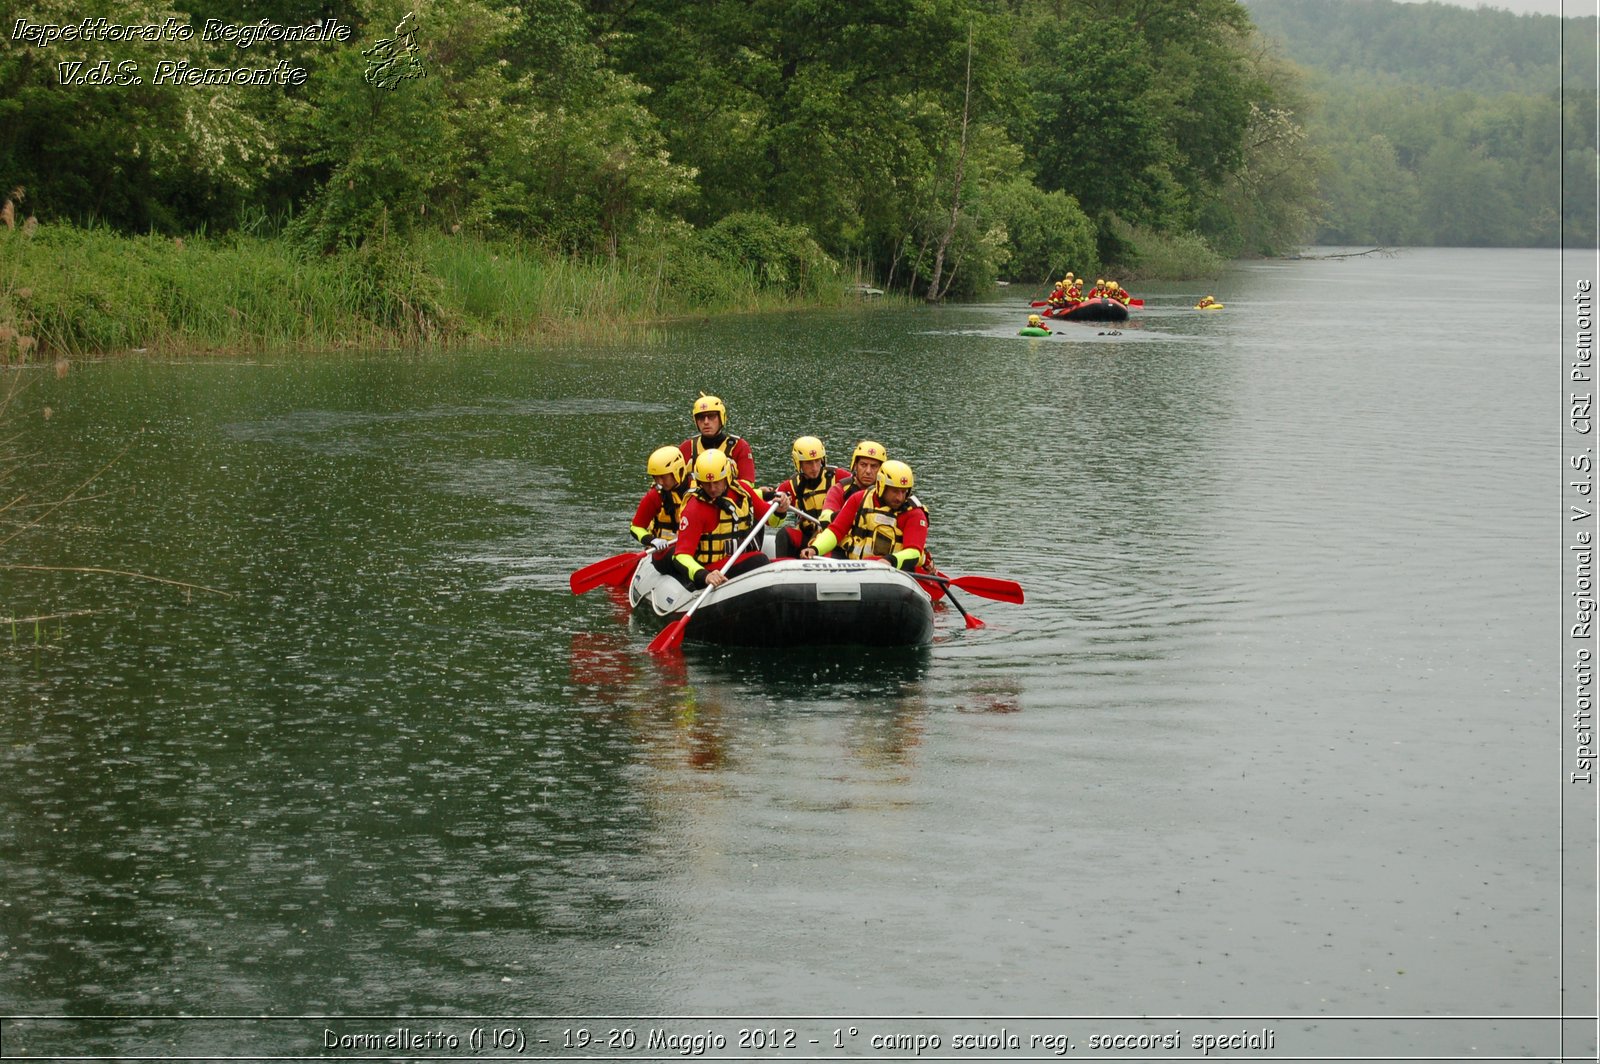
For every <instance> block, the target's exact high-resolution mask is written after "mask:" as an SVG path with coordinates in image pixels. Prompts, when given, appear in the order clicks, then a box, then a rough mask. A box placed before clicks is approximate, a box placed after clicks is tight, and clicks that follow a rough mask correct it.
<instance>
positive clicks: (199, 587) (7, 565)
mask: <svg viewBox="0 0 1600 1064" xmlns="http://www.w3.org/2000/svg"><path fill="white" fill-rule="evenodd" d="M0 569H20V570H25V571H27V572H32V573H98V574H100V575H102V576H127V577H132V578H133V579H135V580H149V581H150V582H151V583H156V584H166V585H168V586H170V587H181V588H183V589H184V590H186V591H204V592H207V593H208V594H212V595H221V596H222V597H223V598H233V592H232V591H223V590H221V589H220V588H215V587H206V586H205V585H204V584H190V583H185V582H184V581H182V580H168V579H167V578H166V577H164V576H151V575H150V574H149V573H134V572H129V571H127V570H126V569H101V568H97V567H95V566H90V565H23V564H21V563H17V562H0ZM88 612H93V611H88Z"/></svg>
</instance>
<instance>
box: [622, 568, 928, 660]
mask: <svg viewBox="0 0 1600 1064" xmlns="http://www.w3.org/2000/svg"><path fill="white" fill-rule="evenodd" d="M700 594H701V592H699V591H697V590H691V589H690V588H686V587H684V586H683V584H682V583H681V582H680V581H679V580H678V579H677V578H676V577H673V576H669V575H667V574H664V573H661V572H660V571H658V570H657V569H656V567H655V566H654V565H653V564H651V562H650V560H649V557H648V556H646V557H644V558H642V559H641V560H640V562H639V564H638V566H637V567H636V568H635V569H634V571H633V579H632V580H631V581H630V582H629V583H628V604H629V605H630V606H632V607H633V610H634V614H635V615H636V616H641V617H647V618H648V617H653V618H657V619H659V620H662V621H667V622H670V621H674V620H677V619H678V618H680V617H682V616H683V614H684V612H685V611H686V610H688V608H689V607H690V605H691V604H692V603H693V602H694V601H695V599H697V598H698V597H699V596H700ZM684 638H686V639H696V640H700V641H701V642H707V643H725V644H729V645H732V646H803V645H804V646H826V645H846V644H855V645H861V646H915V645H918V644H921V643H931V642H932V641H933V600H932V599H931V598H929V596H928V593H927V592H926V591H924V590H923V589H922V585H921V584H920V583H919V582H918V581H916V580H915V579H913V578H912V577H910V576H907V575H906V574H905V573H902V572H900V571H899V570H896V569H891V568H889V567H888V566H887V565H884V564H882V563H881V562H866V561H852V560H848V559H837V558H812V559H807V560H801V559H798V558H792V559H791V558H786V559H784V560H782V561H776V562H772V563H770V564H768V565H763V566H761V567H760V568H759V569H754V570H752V571H750V572H748V573H745V574H743V575H742V576H736V577H734V578H733V579H732V580H729V581H728V582H727V583H726V584H724V585H722V586H721V587H719V588H717V589H716V590H715V591H714V592H711V594H710V595H709V596H708V597H707V598H706V599H705V601H704V602H702V603H701V604H700V606H699V607H698V608H697V609H696V610H695V612H694V615H693V616H692V617H690V618H689V623H688V625H686V626H685V628H684Z"/></svg>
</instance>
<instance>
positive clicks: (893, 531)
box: [839, 488, 922, 558]
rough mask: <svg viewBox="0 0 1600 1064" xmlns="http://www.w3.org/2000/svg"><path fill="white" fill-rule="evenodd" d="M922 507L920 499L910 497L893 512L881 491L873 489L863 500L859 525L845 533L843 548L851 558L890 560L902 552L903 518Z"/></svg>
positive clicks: (858, 520) (841, 548) (857, 517)
mask: <svg viewBox="0 0 1600 1064" xmlns="http://www.w3.org/2000/svg"><path fill="white" fill-rule="evenodd" d="M921 508H922V504H921V503H919V502H918V501H917V499H916V496H914V495H908V496H906V501H905V503H904V505H902V506H901V507H900V509H898V510H891V509H889V508H888V506H886V505H884V503H883V501H882V500H881V499H880V498H879V497H878V490H877V489H876V488H873V489H871V490H870V493H869V494H868V495H867V497H866V498H865V499H862V500H861V508H860V509H859V510H857V511H856V520H855V524H853V525H851V526H850V531H848V532H846V533H845V535H844V539H843V541H841V542H840V544H839V549H840V550H842V551H844V554H845V557H847V558H866V557H873V558H887V557H888V556H889V555H891V554H893V553H894V552H895V551H897V550H899V549H900V524H899V521H898V520H897V519H898V518H899V516H900V515H901V514H903V513H905V512H906V511H907V510H912V509H917V510H920V509H921Z"/></svg>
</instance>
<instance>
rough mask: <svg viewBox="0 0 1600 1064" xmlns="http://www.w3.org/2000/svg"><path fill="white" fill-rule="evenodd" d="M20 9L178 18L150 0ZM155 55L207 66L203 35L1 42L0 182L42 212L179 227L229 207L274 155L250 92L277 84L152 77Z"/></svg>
mask: <svg viewBox="0 0 1600 1064" xmlns="http://www.w3.org/2000/svg"><path fill="white" fill-rule="evenodd" d="M20 14H23V13H22V12H13V14H12V16H11V19H15V18H16V17H17V16H18V15H20ZM26 17H27V19H28V21H29V22H31V23H34V24H38V25H47V24H56V25H61V24H75V23H81V22H82V21H83V20H84V19H87V18H97V17H104V18H107V19H109V20H110V21H111V22H113V23H119V24H130V25H138V26H154V25H160V24H163V23H164V21H165V20H166V19H168V18H169V17H172V18H179V19H180V20H182V16H181V15H179V13H178V12H176V11H174V10H173V9H171V8H169V7H166V6H164V5H161V4H159V3H155V2H149V0H83V2H79V0H36V2H34V3H31V4H29V5H28V8H27V11H26ZM6 28H7V30H8V32H9V31H11V30H12V22H11V21H8V22H7V24H6ZM161 61H168V62H172V63H189V64H192V65H194V66H198V67H206V66H208V65H214V63H213V60H212V53H211V51H208V48H207V46H205V45H204V44H202V43H201V41H200V38H199V35H198V34H197V35H195V37H193V38H192V39H190V40H188V41H180V40H170V41H162V42H159V43H153V42H148V41H145V40H142V39H141V40H136V41H121V42H116V43H111V44H108V43H103V42H100V41H93V40H82V39H77V40H56V41H53V42H51V43H49V44H48V45H46V46H42V47H41V46H38V45H36V44H33V43H27V42H24V41H21V40H18V41H13V42H11V43H9V44H8V45H7V47H5V48H4V49H0V183H3V184H4V185H5V186H6V188H7V189H9V188H12V187H15V186H19V185H20V186H22V187H24V188H26V189H27V190H28V192H29V200H28V202H29V203H30V205H31V207H32V209H33V210H34V211H35V212H36V213H37V214H38V215H39V217H40V218H42V219H50V218H62V217H66V218H78V219H82V220H88V219H98V220H101V221H104V222H106V223H107V224H110V225H114V226H117V227H118V228H123V229H132V230H143V229H158V230H162V231H166V232H175V231H183V230H187V229H190V228H191V227H194V226H196V225H200V224H204V223H206V222H208V221H215V220H216V219H218V218H221V217H228V216H231V215H232V214H234V213H235V212H236V211H237V210H238V209H239V207H240V206H241V205H242V204H243V203H245V202H247V201H248V197H249V195H250V193H251V191H252V189H253V187H254V185H255V182H256V181H257V180H258V177H259V175H260V174H261V173H262V172H263V171H264V170H267V169H270V168H272V167H273V166H275V165H276V162H277V156H276V147H277V146H276V143H275V138H274V136H273V134H272V133H271V132H270V128H271V124H270V121H268V120H267V119H266V117H265V116H264V109H263V108H261V107H258V106H256V104H255V103H254V101H253V98H254V97H260V96H266V97H269V98H270V97H271V96H272V94H273V93H274V92H277V91H279V90H276V89H267V88H250V87H244V88H240V87H233V86H205V85H171V84H167V85H158V84H156V83H155V80H156V77H157V73H158V64H159V63H160V62H161ZM258 64H259V65H266V64H264V63H261V61H260V60H258V59H256V58H254V57H252V58H251V59H250V60H248V61H246V62H244V63H243V64H242V62H241V60H239V59H238V58H236V57H235V58H232V59H231V60H230V62H229V63H228V65H229V66H235V67H236V66H240V65H248V66H251V67H255V66H257V65H258ZM79 78H83V79H86V81H85V83H82V84H79V83H76V79H79ZM102 79H110V83H104V84H103V83H101V80H102ZM135 79H137V82H135ZM64 82H65V83H64Z"/></svg>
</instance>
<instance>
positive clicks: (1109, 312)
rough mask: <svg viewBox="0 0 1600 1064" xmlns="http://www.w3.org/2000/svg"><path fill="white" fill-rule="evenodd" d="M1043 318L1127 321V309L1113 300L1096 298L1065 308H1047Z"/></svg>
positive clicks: (1101, 297)
mask: <svg viewBox="0 0 1600 1064" xmlns="http://www.w3.org/2000/svg"><path fill="white" fill-rule="evenodd" d="M1044 316H1045V317H1047V318H1054V319H1056V320H1057V321H1127V320H1128V308H1127V307H1126V306H1124V305H1123V304H1121V303H1119V302H1117V301H1116V300H1115V299H1106V298H1105V297H1103V296H1096V297H1095V298H1093V299H1085V300H1083V301H1082V302H1079V303H1072V304H1069V305H1068V306H1065V307H1047V308H1045V310H1044Z"/></svg>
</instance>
